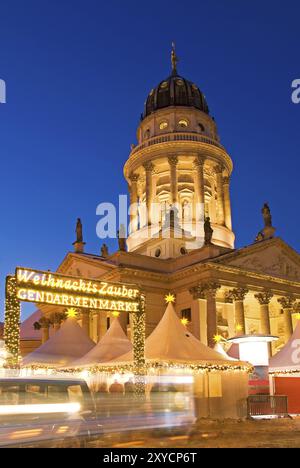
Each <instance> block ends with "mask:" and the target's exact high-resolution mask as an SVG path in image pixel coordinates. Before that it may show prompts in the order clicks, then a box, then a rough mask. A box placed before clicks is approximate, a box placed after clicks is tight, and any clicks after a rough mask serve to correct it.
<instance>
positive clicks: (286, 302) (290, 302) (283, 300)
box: [277, 296, 296, 309]
mask: <svg viewBox="0 0 300 468" xmlns="http://www.w3.org/2000/svg"><path fill="white" fill-rule="evenodd" d="M277 302H279V304H280V305H281V307H282V308H283V309H292V308H293V306H294V304H295V302H296V298H295V297H293V296H283V297H279V298H278V299H277Z"/></svg>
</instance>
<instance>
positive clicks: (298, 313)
mask: <svg viewBox="0 0 300 468" xmlns="http://www.w3.org/2000/svg"><path fill="white" fill-rule="evenodd" d="M294 317H295V319H296V320H300V312H297V313H296V314H294Z"/></svg>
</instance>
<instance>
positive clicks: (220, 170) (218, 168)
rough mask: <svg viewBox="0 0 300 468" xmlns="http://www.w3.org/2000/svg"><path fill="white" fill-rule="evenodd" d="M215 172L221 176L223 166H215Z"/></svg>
mask: <svg viewBox="0 0 300 468" xmlns="http://www.w3.org/2000/svg"><path fill="white" fill-rule="evenodd" d="M215 172H216V174H222V172H223V166H222V165H221V164H217V165H216V166H215Z"/></svg>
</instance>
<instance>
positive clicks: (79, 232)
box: [76, 218, 83, 242]
mask: <svg viewBox="0 0 300 468" xmlns="http://www.w3.org/2000/svg"><path fill="white" fill-rule="evenodd" d="M76 242H83V236H82V223H81V219H80V218H77V224H76Z"/></svg>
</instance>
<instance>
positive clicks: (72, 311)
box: [66, 307, 77, 318]
mask: <svg viewBox="0 0 300 468" xmlns="http://www.w3.org/2000/svg"><path fill="white" fill-rule="evenodd" d="M66 314H67V317H68V318H76V317H77V310H76V309H75V308H74V307H70V309H67V311H66Z"/></svg>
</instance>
